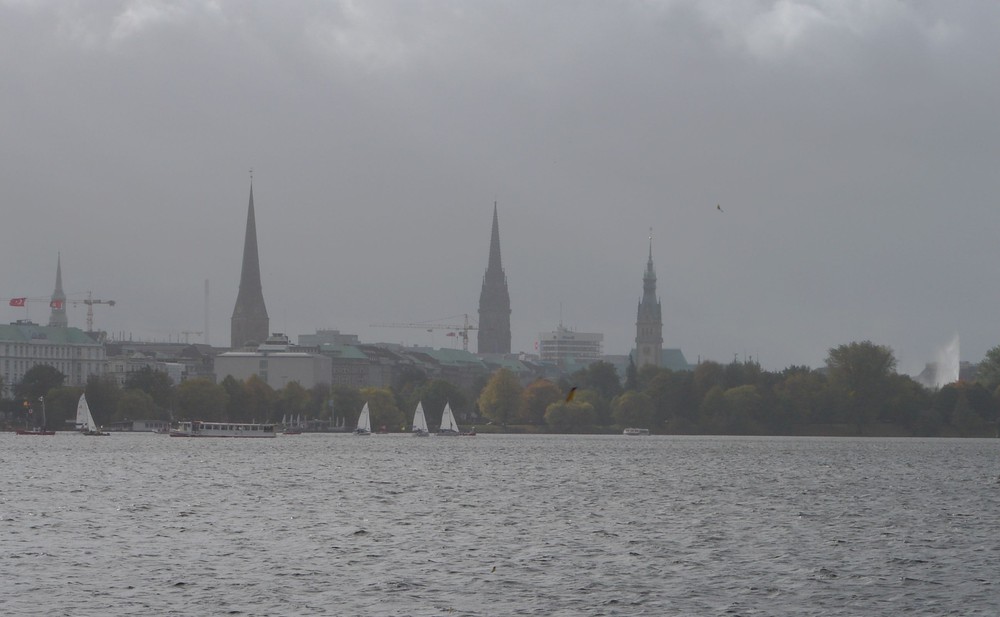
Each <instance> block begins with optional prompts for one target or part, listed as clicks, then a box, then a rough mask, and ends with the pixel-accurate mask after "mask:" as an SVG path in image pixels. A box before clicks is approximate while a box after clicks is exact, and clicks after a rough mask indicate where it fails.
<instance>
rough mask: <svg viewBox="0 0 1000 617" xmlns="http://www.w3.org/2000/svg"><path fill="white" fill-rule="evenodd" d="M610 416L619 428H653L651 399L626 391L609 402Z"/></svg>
mask: <svg viewBox="0 0 1000 617" xmlns="http://www.w3.org/2000/svg"><path fill="white" fill-rule="evenodd" d="M611 414H612V416H613V417H614V419H615V423H616V424H617V425H618V426H620V427H635V428H649V429H652V428H653V399H651V398H649V396H648V395H646V394H644V393H642V392H634V391H628V392H625V393H624V394H622V395H620V396H618V397H616V398H615V400H614V401H612V402H611Z"/></svg>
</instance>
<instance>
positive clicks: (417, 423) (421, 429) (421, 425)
mask: <svg viewBox="0 0 1000 617" xmlns="http://www.w3.org/2000/svg"><path fill="white" fill-rule="evenodd" d="M413 432H414V433H426V432H427V418H426V417H425V416H424V406H423V405H422V404H421V403H419V402H418V403H417V410H416V411H414V412H413Z"/></svg>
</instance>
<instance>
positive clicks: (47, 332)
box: [0, 323, 99, 345]
mask: <svg viewBox="0 0 1000 617" xmlns="http://www.w3.org/2000/svg"><path fill="white" fill-rule="evenodd" d="M0 342H4V343H46V342H48V343H52V344H56V345H98V344H99V343H98V342H97V341H95V340H94V339H92V338H90V336H88V335H87V333H86V332H84V331H83V330H81V329H80V328H59V327H52V326H39V325H36V324H26V323H12V324H8V325H0Z"/></svg>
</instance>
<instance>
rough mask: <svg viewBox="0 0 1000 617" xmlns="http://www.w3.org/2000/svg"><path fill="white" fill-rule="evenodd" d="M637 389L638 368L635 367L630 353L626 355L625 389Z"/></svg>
mask: <svg viewBox="0 0 1000 617" xmlns="http://www.w3.org/2000/svg"><path fill="white" fill-rule="evenodd" d="M638 389H639V369H637V368H636V367H635V360H633V359H632V354H629V355H628V366H626V367H625V390H626V391H627V390H638Z"/></svg>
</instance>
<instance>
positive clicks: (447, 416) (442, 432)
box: [437, 403, 461, 437]
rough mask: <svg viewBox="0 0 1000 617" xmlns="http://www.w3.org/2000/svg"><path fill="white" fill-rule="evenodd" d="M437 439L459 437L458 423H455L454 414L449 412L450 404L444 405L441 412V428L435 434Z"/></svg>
mask: <svg viewBox="0 0 1000 617" xmlns="http://www.w3.org/2000/svg"><path fill="white" fill-rule="evenodd" d="M437 434H438V436H439V437H452V436H455V435H460V434H461V433H460V432H459V430H458V422H455V414H454V413H453V412H452V411H451V404H450V403H445V404H444V411H443V412H441V428H439V429H438V432H437Z"/></svg>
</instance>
